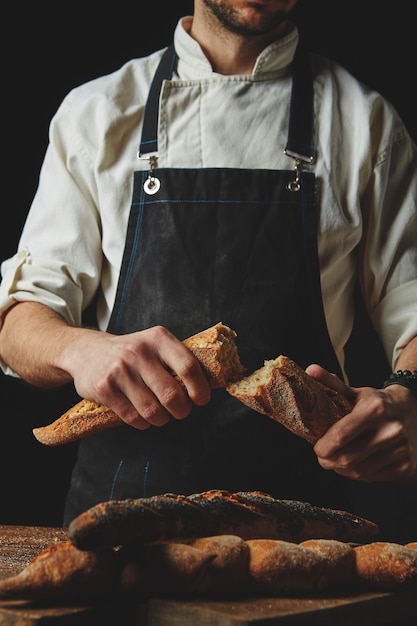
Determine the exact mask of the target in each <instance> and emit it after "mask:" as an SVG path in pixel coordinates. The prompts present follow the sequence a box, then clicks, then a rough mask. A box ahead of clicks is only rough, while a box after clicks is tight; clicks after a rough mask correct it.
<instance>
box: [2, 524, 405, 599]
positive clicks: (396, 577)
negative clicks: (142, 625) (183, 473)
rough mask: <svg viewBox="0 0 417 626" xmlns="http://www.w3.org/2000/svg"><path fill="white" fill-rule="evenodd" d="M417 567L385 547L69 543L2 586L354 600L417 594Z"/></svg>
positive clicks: (234, 541) (35, 594) (219, 541)
mask: <svg viewBox="0 0 417 626" xmlns="http://www.w3.org/2000/svg"><path fill="white" fill-rule="evenodd" d="M352 553H353V555H354V562H353V563H354V566H353V568H352V558H351V557H352ZM416 559H417V553H416V551H415V550H411V549H409V548H407V547H406V546H402V545H400V544H394V543H386V542H375V543H371V544H364V545H361V546H356V547H351V546H350V545H349V544H347V543H346V544H344V543H342V542H335V541H332V540H323V539H316V540H308V541H305V542H303V543H301V544H297V543H293V542H287V541H283V540H273V539H249V540H246V541H245V540H243V539H242V538H240V537H237V536H234V535H219V536H207V537H201V538H198V539H195V540H193V541H187V542H178V541H173V542H157V543H149V544H145V545H143V546H132V545H123V546H121V547H119V548H118V549H113V548H106V549H100V550H79V549H78V548H76V547H75V546H74V545H73V544H72V543H71V542H70V541H63V542H61V543H59V544H57V545H53V546H51V547H47V548H45V549H43V550H42V552H40V553H39V554H38V555H37V556H36V557H35V558H34V559H33V560H32V561H31V562H30V563H29V564H28V565H26V567H24V568H23V569H22V570H21V571H20V572H19V573H18V574H15V575H13V576H11V577H9V578H6V579H4V580H1V581H0V600H2V601H3V600H12V601H15V600H29V601H39V600H41V601H46V600H66V601H68V600H72V599H77V600H78V601H90V600H91V599H95V598H97V599H98V598H103V597H104V598H106V597H108V596H109V595H111V596H112V597H116V596H117V595H120V596H125V597H128V598H135V599H136V600H137V599H139V598H141V599H147V598H149V597H155V596H156V597H158V596H170V597H182V596H188V597H195V596H209V595H214V594H215V595H216V596H218V595H219V594H229V596H230V593H238V594H244V595H245V596H246V597H251V596H259V595H262V596H282V595H285V596H294V595H310V594H312V593H314V592H318V593H320V594H322V593H323V592H325V591H334V590H336V589H338V590H343V591H344V592H345V591H346V592H348V591H350V589H351V587H352V583H353V585H356V586H358V588H359V590H366V591H368V590H369V589H370V588H371V589H381V590H384V591H402V590H404V591H408V590H412V589H416V588H417V583H416V568H417V566H416ZM342 569H345V570H346V571H344V572H342Z"/></svg>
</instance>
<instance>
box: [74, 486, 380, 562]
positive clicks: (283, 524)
mask: <svg viewBox="0 0 417 626" xmlns="http://www.w3.org/2000/svg"><path fill="white" fill-rule="evenodd" d="M260 500H261V501H262V502H261V503H260ZM378 530H379V529H378V526H377V525H376V524H374V523H373V522H371V521H369V520H366V519H364V518H360V517H356V516H354V515H352V514H350V513H347V512H345V511H336V510H332V509H324V508H320V507H317V506H314V505H312V504H309V503H307V502H303V503H301V502H297V501H291V500H287V501H283V500H275V499H274V498H272V497H271V496H269V495H267V494H260V493H259V492H238V493H230V492H228V491H218V490H213V491H206V492H203V493H200V494H191V495H189V496H183V495H175V494H163V495H157V496H151V497H149V498H139V499H128V500H110V501H107V502H101V503H99V504H97V505H95V506H93V507H91V508H90V509H88V510H87V511H84V512H83V513H81V514H80V515H78V516H77V517H76V518H74V519H73V520H72V521H71V523H70V525H69V527H68V536H69V539H70V540H71V541H72V543H73V544H74V545H75V546H76V547H77V548H79V549H81V550H91V549H97V548H99V547H101V546H115V547H116V546H118V545H123V544H136V545H137V544H145V543H149V542H155V541H169V540H178V539H181V540H190V539H196V538H198V537H204V536H206V535H207V536H209V535H219V534H233V535H238V536H240V537H242V538H243V539H252V538H270V539H282V540H288V541H294V542H299V541H303V540H305V539H309V538H318V537H323V538H331V539H339V540H341V541H358V542H359V541H366V540H368V539H370V538H373V537H374V536H375V535H376V534H377V532H378Z"/></svg>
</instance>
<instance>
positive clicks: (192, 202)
mask: <svg viewBox="0 0 417 626" xmlns="http://www.w3.org/2000/svg"><path fill="white" fill-rule="evenodd" d="M165 202H166V198H165V199H163V200H148V202H147V204H148V205H150V204H161V203H165ZM169 202H170V203H171V204H211V203H213V202H215V203H216V204H257V205H258V206H259V205H262V204H264V205H265V206H271V205H272V204H277V205H279V204H280V205H281V206H282V205H283V204H287V205H291V204H292V202H291V201H290V200H289V201H288V202H284V201H280V202H268V201H266V202H262V201H260V200H220V199H218V198H216V199H215V200H213V199H208V200H194V199H191V200H185V199H181V200H172V199H171V198H170V200H169ZM132 204H133V205H137V204H140V205H141V204H143V203H142V201H140V202H133V203H132Z"/></svg>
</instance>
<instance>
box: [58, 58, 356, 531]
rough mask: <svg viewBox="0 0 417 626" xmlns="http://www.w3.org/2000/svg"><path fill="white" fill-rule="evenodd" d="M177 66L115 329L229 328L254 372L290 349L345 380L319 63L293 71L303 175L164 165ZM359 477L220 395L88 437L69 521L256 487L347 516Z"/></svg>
mask: <svg viewBox="0 0 417 626" xmlns="http://www.w3.org/2000/svg"><path fill="white" fill-rule="evenodd" d="M174 62H175V52H174V50H173V47H170V48H168V50H167V52H166V54H165V56H164V57H163V60H162V61H161V64H160V66H159V69H158V71H157V72H156V74H155V78H154V82H153V85H152V87H151V91H150V94H149V98H148V103H147V107H146V111H145V119H144V128H143V133H142V141H141V146H140V153H142V154H143V153H144V152H147V153H150V154H151V158H150V164H151V166H150V171H149V172H142V171H137V172H135V173H134V188H133V199H132V206H131V212H130V216H129V223H128V231H127V237H126V245H125V250H124V255H123V261H122V267H121V272H120V279H119V284H118V289H117V295H116V300H115V304H114V308H113V311H112V316H111V319H110V322H109V327H108V330H109V332H112V333H115V334H123V333H129V332H133V331H137V330H141V329H145V328H148V327H150V326H154V325H163V326H166V327H167V328H168V329H169V330H170V331H171V332H173V333H174V334H175V335H176V336H177V337H178V338H180V339H185V338H186V337H188V336H190V335H192V334H194V333H197V332H199V331H201V330H203V329H204V328H207V327H209V326H212V325H213V324H215V323H217V322H218V321H222V322H223V323H224V324H226V325H228V326H230V327H231V328H233V329H234V330H235V331H236V332H237V334H238V337H237V345H238V349H239V354H240V357H241V360H242V363H243V364H244V365H245V367H246V368H247V370H248V372H251V371H253V370H254V369H257V368H258V367H260V366H262V365H263V362H264V360H266V359H273V358H276V357H277V356H278V355H279V354H285V355H287V356H289V357H290V358H292V359H294V360H295V361H297V362H298V363H299V364H300V365H301V366H303V367H305V366H307V365H308V364H309V363H311V362H318V363H320V364H321V365H323V366H324V367H326V368H327V369H329V370H331V371H333V372H336V373H338V374H339V375H340V367H339V364H338V362H337V359H336V356H335V353H334V350H333V347H332V345H331V342H330V339H329V335H328V332H327V326H326V322H325V318H324V312H323V306H322V297H321V288H320V273H319V264H318V253H317V234H316V222H317V207H316V183H315V176H314V174H313V173H311V172H304V171H302V170H301V163H302V162H303V161H308V162H312V154H313V149H312V141H311V138H312V119H313V110H312V107H313V91H312V77H311V68H310V66H309V61H308V58H307V56H306V55H304V54H303V52H302V50H301V48H300V47H299V49H298V50H297V53H296V57H295V59H294V64H293V87H292V96H291V113H290V120H289V136H288V142H287V147H286V153H287V154H288V155H289V156H290V157H292V158H294V162H295V165H296V167H295V169H289V170H282V171H281V170H280V171H276V170H267V169H260V170H247V169H234V168H207V169H204V168H203V169H193V168H190V169H181V168H178V169H177V168H156V167H155V168H154V165H155V161H153V158H152V153H155V152H156V151H157V128H158V98H159V90H160V86H161V83H162V81H163V80H164V79H169V78H170V77H171V72H172V67H173V65H174ZM348 485H349V482H348V481H347V480H346V479H344V478H342V477H340V476H337V475H336V474H334V473H332V472H326V471H324V470H322V469H321V468H320V466H319V465H318V463H317V459H316V457H315V455H314V453H313V451H312V447H311V445H310V444H309V443H307V442H306V441H304V440H303V439H301V438H299V437H296V436H294V435H293V434H291V433H290V432H289V431H287V430H286V429H285V428H284V427H282V426H281V425H280V424H278V423H276V422H274V421H273V420H271V419H269V418H267V417H266V416H263V415H260V414H258V413H256V412H254V411H251V410H250V409H248V408H247V407H245V406H244V405H242V404H241V403H240V402H239V401H237V400H236V399H234V398H232V397H231V396H229V394H227V392H226V391H225V390H224V389H218V390H215V391H213V392H212V399H211V401H210V402H209V404H208V405H206V406H205V407H194V408H193V410H192V412H191V413H190V415H189V416H188V417H187V418H186V419H184V420H181V421H176V420H174V419H172V420H171V421H170V422H169V423H168V424H167V425H166V426H163V427H161V428H157V427H150V428H149V429H148V430H146V431H137V430H135V429H133V428H131V427H129V426H127V425H126V426H121V427H119V428H116V429H113V430H110V431H105V432H103V433H99V434H98V435H94V436H92V437H89V438H87V439H84V440H83V441H81V442H80V446H79V456H78V460H77V463H76V466H75V468H74V472H73V476H72V482H71V487H70V491H69V494H68V498H67V506H66V512H65V518H66V523H68V522H69V521H70V520H71V519H72V518H73V517H74V516H75V515H77V514H78V513H80V512H81V511H82V510H85V509H86V508H88V507H90V506H92V505H94V504H96V503H97V502H100V501H105V500H109V499H124V498H139V497H147V496H151V495H155V494H158V493H165V492H174V493H183V494H186V493H193V492H200V491H204V490H208V489H228V490H230V491H239V490H241V491H248V490H260V491H265V492H268V493H270V494H271V495H274V496H275V497H278V498H288V499H297V500H308V501H311V502H314V503H315V504H319V505H322V506H333V507H335V508H336V507H337V508H349V502H350V489H349V486H348Z"/></svg>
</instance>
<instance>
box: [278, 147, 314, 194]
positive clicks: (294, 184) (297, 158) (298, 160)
mask: <svg viewBox="0 0 417 626" xmlns="http://www.w3.org/2000/svg"><path fill="white" fill-rule="evenodd" d="M284 154H285V155H286V156H288V157H290V159H293V160H294V172H295V178H294V180H291V181H290V182H289V183H288V185H287V189H288V191H293V192H297V191H300V189H301V183H300V172H301V166H302V164H303V162H304V163H314V157H312V156H311V157H306V156H301V155H300V154H295V153H294V152H291V151H289V150H288V148H285V150H284Z"/></svg>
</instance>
